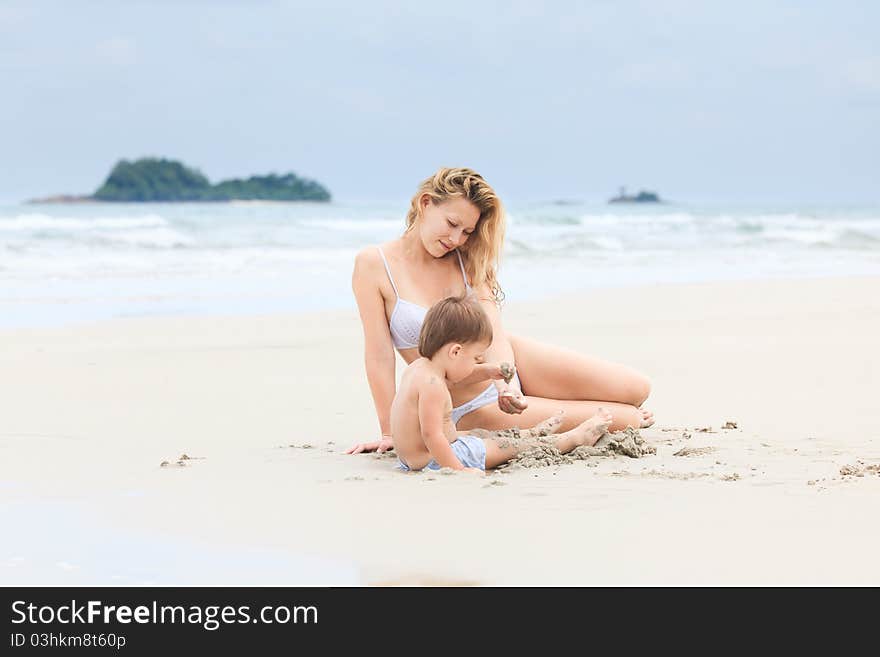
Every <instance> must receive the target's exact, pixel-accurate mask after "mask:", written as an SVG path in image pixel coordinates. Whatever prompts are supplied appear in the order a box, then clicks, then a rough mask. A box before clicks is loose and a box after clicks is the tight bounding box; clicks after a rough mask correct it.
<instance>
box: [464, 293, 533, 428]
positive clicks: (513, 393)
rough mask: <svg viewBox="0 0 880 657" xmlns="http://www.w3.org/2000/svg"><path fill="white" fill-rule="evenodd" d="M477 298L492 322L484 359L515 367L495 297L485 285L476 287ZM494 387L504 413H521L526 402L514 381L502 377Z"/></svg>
mask: <svg viewBox="0 0 880 657" xmlns="http://www.w3.org/2000/svg"><path fill="white" fill-rule="evenodd" d="M476 293H477V298H478V299H479V300H480V305H481V306H482V307H483V310H485V311H486V314H487V315H488V316H489V322H490V323H491V324H492V334H493V336H494V337H493V338H492V344H491V345H489V348H488V349H487V350H486V360H487V361H489V362H495V363H502V362H507V363H510V364H511V365H513V366H514V367H516V363H515V362H514V358H513V347H512V346H511V345H510V340H508V339H507V333H506V332H505V331H504V327H503V326H502V325H501V311H500V310H499V309H498V304H497V303H495V298H494V297H493V296H492V294H491V293H490V292H489V288H488V287H487V286H485V285H483V286H481V287H479V288H477V290H476ZM494 383H495V387H496V388H498V406H499V408H501V410H502V411H504V412H505V413H514V414H518V413H522V412H523V411H524V410H525V409H526V408H527V407H528V403H527V402H526V401H525V399H523V394H522V390H520V389H519V387H518V386H517V385H516V381H515V380H514V381H512V382H510V383H506V382H505V381H504V380H503V379H501V380H495V381H494Z"/></svg>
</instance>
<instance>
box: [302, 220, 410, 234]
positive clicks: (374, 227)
mask: <svg viewBox="0 0 880 657" xmlns="http://www.w3.org/2000/svg"><path fill="white" fill-rule="evenodd" d="M297 223H298V224H299V225H301V226H308V227H310V228H327V229H329V230H334V231H353V232H364V231H384V232H391V231H398V232H401V233H402V232H403V229H404V228H405V227H406V221H405V220H404V219H403V218H402V217H401V218H399V219H345V218H327V219H299V220H297Z"/></svg>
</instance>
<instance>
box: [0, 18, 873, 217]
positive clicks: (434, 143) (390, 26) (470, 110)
mask: <svg viewBox="0 0 880 657" xmlns="http://www.w3.org/2000/svg"><path fill="white" fill-rule="evenodd" d="M878 25H880V3H877V2H875V1H873V0H866V1H862V2H856V1H849V0H839V1H835V2H831V1H830V0H829V1H827V2H812V1H810V0H801V1H798V2H787V1H778V2H772V3H768V2H765V1H752V0H742V1H740V2H736V3H733V2H729V1H726V2H710V1H706V2H689V1H684V0H682V1H672V0H653V1H645V2H639V1H634V0H618V1H607V2H606V1H595V2H588V1H580V2H561V1H553V0H544V1H543V2H536V1H535V0H529V1H527V2H480V1H479V0H465V1H458V0H444V1H442V2H433V3H416V2H390V1H376V2H370V1H368V0H365V1H363V2H338V1H335V0H317V1H315V2H294V1H284V0H173V1H162V0H153V1H152V2H147V1H144V0H125V1H124V2H119V1H118V0H58V1H49V0H0V202H18V201H21V200H23V199H26V198H31V197H34V196H42V195H47V194H56V193H91V192H93V191H94V190H95V189H96V188H97V187H98V186H99V185H100V184H101V182H102V181H103V179H104V178H105V177H106V175H107V174H108V172H109V170H110V168H111V167H112V165H113V164H114V163H115V162H116V161H117V160H118V159H120V158H127V159H134V158H137V157H142V156H148V155H152V156H163V157H169V158H173V159H180V160H182V161H183V162H185V163H187V164H189V165H191V166H194V167H196V168H198V169H200V170H201V171H202V172H203V173H204V174H205V175H207V176H208V177H209V178H210V179H211V180H212V181H217V180H219V179H222V178H229V177H242V176H248V175H252V174H262V173H269V172H277V173H283V172H288V171H293V172H295V173H297V174H298V175H302V176H305V177H308V178H313V179H316V180H318V181H320V182H322V183H323V184H325V185H326V186H327V187H328V188H329V189H330V191H331V192H332V193H333V195H334V198H336V199H339V200H351V201H356V200H379V199H382V200H385V199H401V198H409V196H410V195H411V194H412V193H413V192H414V190H415V188H416V187H417V185H418V183H419V182H420V181H421V180H422V179H424V178H425V177H427V176H428V175H430V174H431V173H432V172H433V171H434V170H435V169H436V168H437V167H439V166H469V167H472V168H474V169H476V170H477V171H479V172H480V173H482V174H483V176H484V177H485V178H486V179H487V180H488V181H489V182H490V184H492V185H493V186H494V187H495V188H496V189H497V190H498V191H499V192H500V193H501V195H502V197H503V198H506V199H513V200H552V199H580V200H586V201H602V200H604V199H607V198H608V197H610V196H612V195H613V194H615V193H616V192H617V190H618V187H619V186H621V185H627V186H628V188H629V190H631V191H636V190H638V189H640V188H646V189H650V190H655V191H657V192H659V193H660V194H661V196H663V197H666V198H670V199H673V200H679V201H706V202H741V203H753V202H755V203H774V202H781V203H786V202H815V203H853V204H858V203H876V202H880V38H878V32H877V29H878V28H877V26H878Z"/></svg>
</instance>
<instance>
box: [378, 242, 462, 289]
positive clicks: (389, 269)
mask: <svg viewBox="0 0 880 657" xmlns="http://www.w3.org/2000/svg"><path fill="white" fill-rule="evenodd" d="M376 248H377V249H379V255H380V256H382V262H384V263H385V271H386V272H388V280H389V281H391V287H393V288H394V294H395V295H396V296H397V298H398V299H399V298H400V293H399V292H398V291H397V286H396V285H395V284H394V276H392V275H391V268H390V267H389V266H388V261H387V260H386V259H385V254H384V253H383V252H382V247H381V246H377V247H376ZM459 258H461V256H459Z"/></svg>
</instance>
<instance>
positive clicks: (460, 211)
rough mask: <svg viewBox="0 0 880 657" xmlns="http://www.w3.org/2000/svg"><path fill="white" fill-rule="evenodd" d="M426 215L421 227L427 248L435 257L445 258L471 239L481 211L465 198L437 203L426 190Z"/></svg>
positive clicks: (419, 228)
mask: <svg viewBox="0 0 880 657" xmlns="http://www.w3.org/2000/svg"><path fill="white" fill-rule="evenodd" d="M419 204H420V206H421V209H422V217H421V220H420V221H419V222H418V226H417V229H418V231H419V236H420V237H421V240H422V245H423V246H424V247H425V250H426V251H427V252H428V253H430V254H431V255H432V256H434V257H435V258H442V257H443V256H445V255H446V254H447V253H449V252H450V251H452V250H453V249H457V248H458V247H460V246H461V245H462V244H464V243H465V242H467V239H468V237H469V236H470V234H471V233H473V232H474V229H475V228H476V227H477V221H479V219H480V211H479V209H478V208H477V206H476V205H474V204H473V203H471V202H470V201H468V200H467V199H463V198H452V199H449V200H448V201H442V202H441V203H434V202H433V201H432V200H431V197H430V196H428V195H427V194H425V195H424V196H422V198H421V199H420V201H419Z"/></svg>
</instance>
